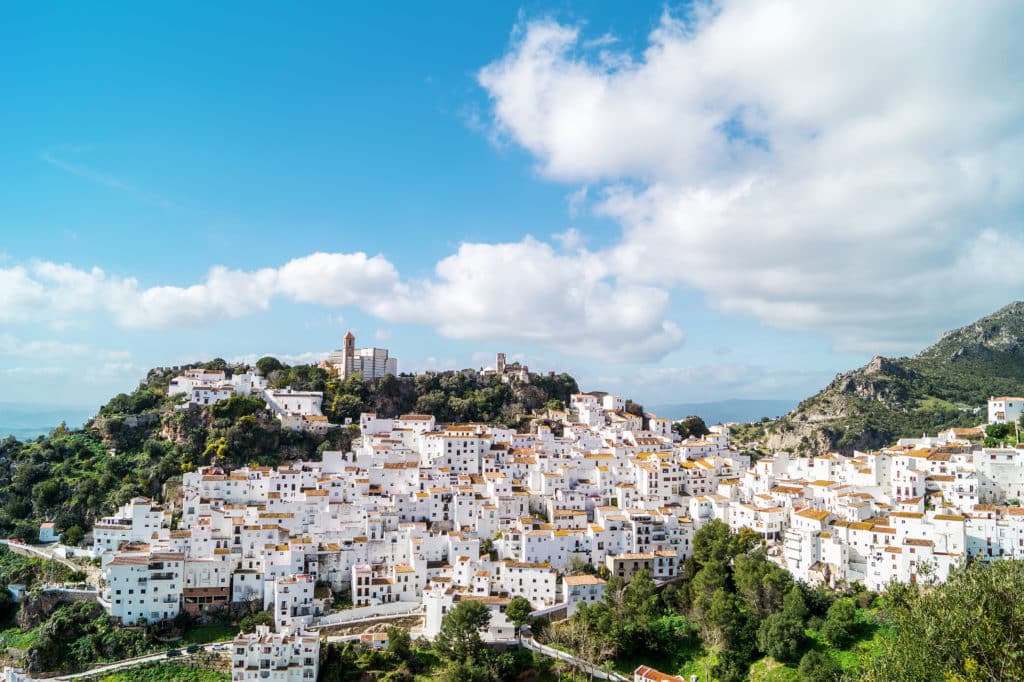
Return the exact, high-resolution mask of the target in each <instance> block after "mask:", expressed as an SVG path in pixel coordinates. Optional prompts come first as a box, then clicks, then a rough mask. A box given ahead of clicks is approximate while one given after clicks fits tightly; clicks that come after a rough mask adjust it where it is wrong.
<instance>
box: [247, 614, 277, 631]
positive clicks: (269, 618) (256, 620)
mask: <svg viewBox="0 0 1024 682" xmlns="http://www.w3.org/2000/svg"><path fill="white" fill-rule="evenodd" d="M257 625H269V626H270V629H271V631H273V629H274V614H272V613H271V612H270V611H260V612H259V613H251V614H249V615H248V616H245V617H244V618H242V620H240V621H239V622H238V628H239V629H240V630H241V631H242V632H256V626H257Z"/></svg>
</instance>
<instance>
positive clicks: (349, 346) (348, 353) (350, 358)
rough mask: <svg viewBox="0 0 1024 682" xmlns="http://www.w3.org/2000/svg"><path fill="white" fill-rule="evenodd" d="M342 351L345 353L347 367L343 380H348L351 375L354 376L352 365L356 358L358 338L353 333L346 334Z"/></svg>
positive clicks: (343, 372) (342, 374)
mask: <svg viewBox="0 0 1024 682" xmlns="http://www.w3.org/2000/svg"><path fill="white" fill-rule="evenodd" d="M342 349H343V350H344V351H345V365H344V371H342V373H341V376H342V378H343V379H347V378H348V377H349V375H350V374H352V365H353V364H354V360H355V358H356V337H355V335H354V334H353V333H352V332H348V333H346V334H345V340H344V341H343V342H342Z"/></svg>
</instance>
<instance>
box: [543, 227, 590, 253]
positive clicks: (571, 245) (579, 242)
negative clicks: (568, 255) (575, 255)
mask: <svg viewBox="0 0 1024 682" xmlns="http://www.w3.org/2000/svg"><path fill="white" fill-rule="evenodd" d="M551 238H552V239H554V240H555V241H556V242H558V245H559V246H560V247H562V250H563V251H578V250H579V249H582V248H583V247H584V246H585V245H586V243H587V236H586V235H585V234H583V233H582V232H580V231H579V230H578V229H576V228H575V227H570V228H569V229H568V230H566V231H565V232H559V233H557V234H553V235H551Z"/></svg>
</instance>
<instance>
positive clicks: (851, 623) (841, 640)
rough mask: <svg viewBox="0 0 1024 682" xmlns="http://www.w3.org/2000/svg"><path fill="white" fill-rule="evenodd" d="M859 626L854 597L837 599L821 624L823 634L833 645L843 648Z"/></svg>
mask: <svg viewBox="0 0 1024 682" xmlns="http://www.w3.org/2000/svg"><path fill="white" fill-rule="evenodd" d="M856 627H857V607H856V606H855V605H854V603H853V600H852V599H837V600H836V601H834V602H832V606H830V607H829V608H828V615H826V616H825V622H824V623H822V626H821V634H822V636H823V637H825V639H827V640H828V641H829V642H830V643H831V644H832V646H834V647H836V648H838V649H842V648H843V647H845V646H846V645H847V644H849V643H850V640H851V639H853V633H854V630H855V628H856Z"/></svg>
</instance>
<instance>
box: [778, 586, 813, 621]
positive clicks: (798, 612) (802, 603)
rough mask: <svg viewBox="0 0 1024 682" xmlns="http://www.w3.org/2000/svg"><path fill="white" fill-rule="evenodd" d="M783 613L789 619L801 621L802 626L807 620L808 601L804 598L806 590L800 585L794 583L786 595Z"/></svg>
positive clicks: (783, 602) (783, 601)
mask: <svg viewBox="0 0 1024 682" xmlns="http://www.w3.org/2000/svg"><path fill="white" fill-rule="evenodd" d="M782 612H783V613H784V614H785V615H786V616H788V617H789V618H792V619H793V620H796V621H799V622H800V623H801V625H802V624H803V622H804V621H805V620H807V614H808V613H809V610H808V608H807V600H806V599H805V598H804V588H803V586H801V585H800V584H799V583H794V584H793V586H792V587H791V588H789V592H787V593H786V597H785V598H784V599H783V600H782Z"/></svg>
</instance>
